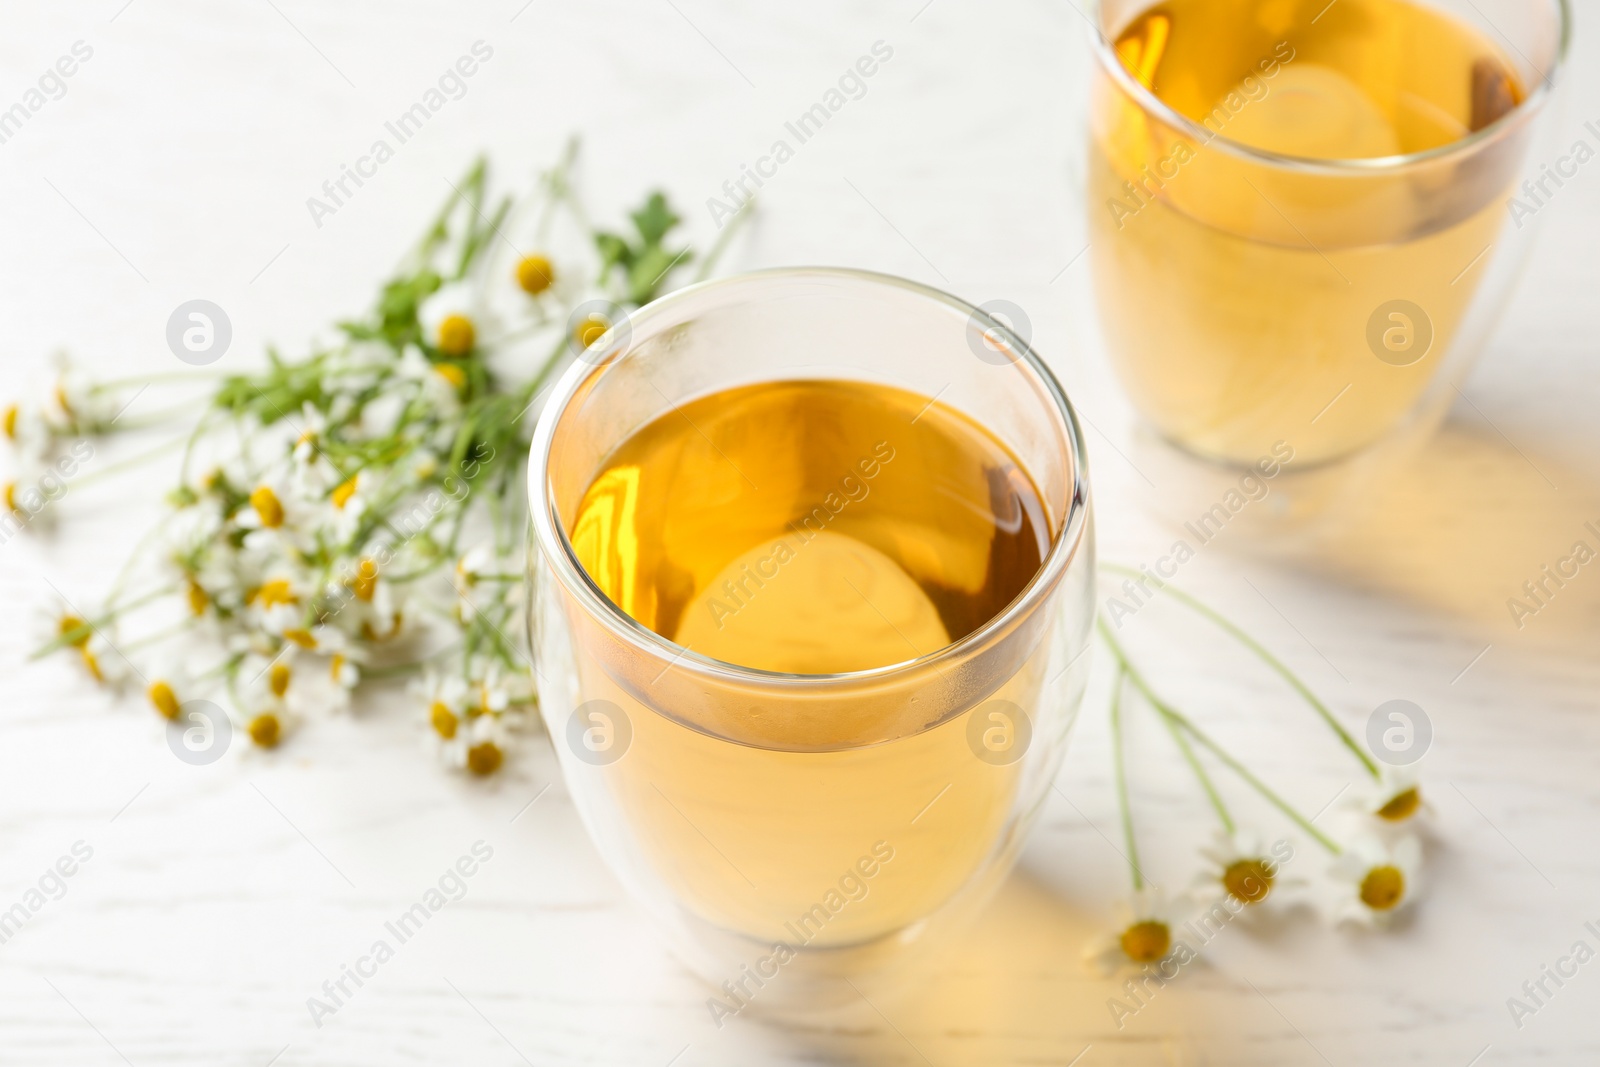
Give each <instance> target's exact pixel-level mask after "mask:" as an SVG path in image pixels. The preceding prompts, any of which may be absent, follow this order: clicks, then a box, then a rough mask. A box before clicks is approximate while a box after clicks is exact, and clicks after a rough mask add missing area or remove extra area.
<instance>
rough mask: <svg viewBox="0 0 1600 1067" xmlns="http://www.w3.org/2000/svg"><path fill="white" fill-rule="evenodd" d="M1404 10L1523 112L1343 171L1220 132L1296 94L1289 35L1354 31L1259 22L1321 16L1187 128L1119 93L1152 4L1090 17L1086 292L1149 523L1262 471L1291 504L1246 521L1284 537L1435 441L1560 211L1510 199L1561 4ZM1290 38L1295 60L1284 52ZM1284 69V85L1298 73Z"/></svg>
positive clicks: (1450, 1)
mask: <svg viewBox="0 0 1600 1067" xmlns="http://www.w3.org/2000/svg"><path fill="white" fill-rule="evenodd" d="M1419 2H1420V6H1421V7H1423V8H1426V9H1432V10H1435V11H1438V12H1442V13H1443V14H1445V15H1447V16H1449V17H1450V18H1452V19H1454V20H1456V21H1458V22H1460V23H1465V24H1466V25H1468V26H1470V27H1473V28H1475V29H1476V30H1477V31H1479V32H1480V33H1481V34H1482V36H1483V37H1484V38H1486V39H1487V40H1489V41H1490V42H1492V43H1493V44H1494V45H1495V46H1496V48H1497V49H1498V50H1499V51H1500V52H1501V53H1502V54H1503V58H1505V59H1506V60H1507V61H1509V63H1510V65H1511V67H1512V69H1513V70H1514V73H1515V75H1516V76H1517V78H1518V80H1519V82H1520V84H1521V86H1523V87H1524V89H1525V91H1526V94H1527V95H1526V97H1525V98H1524V99H1523V101H1522V102H1521V103H1520V104H1519V105H1518V106H1516V107H1515V108H1513V109H1512V110H1510V111H1509V112H1508V113H1506V114H1504V115H1503V116H1501V117H1500V118H1498V119H1496V120H1494V121H1492V122H1489V123H1488V124H1487V125H1485V126H1483V127H1482V128H1480V129H1478V130H1476V131H1475V132H1470V133H1468V134H1466V135H1465V136H1462V137H1460V138H1459V139H1457V140H1454V141H1451V142H1450V143H1447V144H1442V145H1440V146H1438V147H1435V148H1431V149H1429V150H1427V151H1421V152H1417V153H1415V154H1411V155H1386V156H1376V157H1373V158H1362V159H1316V158H1305V157H1297V156H1289V155H1278V154H1274V153H1272V152H1267V151H1264V150H1260V149H1257V148H1252V147H1249V146H1247V145H1246V144H1243V143H1240V142H1239V141H1237V140H1231V139H1230V137H1229V134H1230V131H1232V130H1240V129H1243V128H1244V127H1245V125H1247V122H1248V121H1249V119H1250V115H1249V112H1250V108H1251V107H1252V106H1254V103H1255V101H1256V100H1257V99H1261V98H1264V97H1265V96H1266V95H1268V94H1270V93H1272V92H1276V91H1295V90H1289V89H1285V88H1284V86H1286V85H1287V84H1288V83H1289V82H1290V81H1292V80H1293V79H1292V78H1286V77H1285V75H1284V74H1282V73H1281V71H1285V70H1294V66H1295V55H1296V53H1297V51H1299V52H1306V51H1309V50H1310V49H1309V48H1308V46H1307V43H1306V42H1307V41H1309V40H1311V38H1310V36H1309V35H1311V34H1315V33H1319V32H1323V31H1325V30H1326V29H1327V27H1328V25H1329V23H1330V22H1331V21H1332V20H1333V19H1335V18H1337V17H1341V16H1345V17H1359V16H1358V15H1357V14H1356V12H1354V11H1344V12H1341V11H1340V9H1338V8H1334V7H1333V5H1331V4H1329V5H1326V6H1324V5H1325V3H1326V0H1320V2H1319V0H1293V2H1291V3H1288V4H1286V5H1284V4H1280V5H1277V6H1278V8H1280V9H1283V10H1286V11H1290V12H1293V13H1294V18H1296V19H1300V16H1301V15H1306V16H1310V15H1315V14H1317V12H1318V9H1319V8H1320V9H1321V10H1322V14H1321V15H1318V16H1317V17H1319V18H1320V17H1323V16H1326V17H1327V20H1328V21H1325V22H1323V23H1322V25H1321V26H1320V27H1319V26H1317V25H1315V23H1316V19H1315V18H1312V19H1311V25H1302V23H1303V22H1304V19H1300V22H1295V23H1293V25H1294V26H1295V29H1294V30H1292V31H1288V32H1287V33H1286V35H1285V43H1282V44H1281V45H1280V47H1279V48H1277V49H1275V50H1274V49H1271V48H1267V49H1264V50H1263V56H1262V60H1261V62H1260V64H1259V65H1258V68H1257V69H1258V70H1259V73H1258V74H1257V76H1256V77H1255V80H1254V82H1253V83H1251V84H1250V85H1249V86H1248V87H1247V88H1248V89H1249V90H1250V91H1249V92H1246V91H1244V90H1241V91H1240V92H1239V93H1236V94H1231V95H1230V99H1231V100H1232V102H1231V103H1225V104H1224V103H1219V108H1218V110H1217V111H1215V112H1213V113H1211V115H1208V116H1207V119H1206V121H1205V122H1195V121H1193V120H1191V119H1190V118H1188V117H1185V116H1184V115H1182V114H1180V113H1179V112H1178V111H1176V110H1174V109H1173V108H1172V107H1170V106H1168V105H1167V104H1166V103H1164V102H1163V101H1162V100H1160V99H1159V98H1157V96H1156V95H1155V94H1154V93H1152V92H1151V91H1150V90H1149V89H1147V88H1146V87H1145V86H1144V85H1143V84H1142V83H1141V82H1140V81H1139V79H1137V78H1136V77H1134V76H1133V75H1132V74H1130V73H1129V71H1128V70H1127V69H1126V68H1125V67H1124V65H1123V63H1122V62H1121V61H1119V59H1118V56H1117V52H1116V49H1115V47H1114V45H1113V44H1112V42H1113V41H1115V40H1116V39H1117V38H1118V36H1119V35H1120V34H1121V33H1122V32H1123V31H1124V29H1126V28H1127V27H1129V26H1130V25H1131V24H1132V22H1133V20H1134V19H1136V18H1137V17H1138V16H1140V15H1141V14H1143V13H1144V12H1146V11H1147V10H1149V9H1150V7H1151V6H1152V5H1151V3H1150V2H1149V0H1104V2H1102V3H1101V4H1100V6H1099V10H1098V12H1097V15H1096V28H1097V31H1098V32H1097V33H1095V34H1094V41H1093V50H1094V54H1095V62H1094V64H1093V66H1092V74H1091V78H1092V84H1091V96H1090V129H1089V145H1088V149H1089V151H1088V159H1087V162H1088V174H1087V183H1086V188H1087V190H1088V195H1087V197H1086V200H1087V210H1088V219H1089V230H1090V232H1089V237H1090V250H1089V257H1090V262H1091V273H1092V277H1093V284H1094V290H1095V300H1096V303H1097V306H1098V308H1099V312H1100V322H1101V331H1102V335H1103V337H1104V340H1105V344H1106V347H1107V350H1108V352H1109V355H1110V358H1111V362H1112V364H1113V366H1114V368H1115V370H1116V372H1117V376H1118V378H1119V379H1120V380H1121V383H1122V385H1123V387H1124V389H1125V390H1126V392H1127V395H1128V396H1129V397H1130V398H1131V400H1132V402H1133V404H1134V406H1135V408H1136V409H1137V410H1138V412H1139V413H1140V415H1141V416H1142V417H1143V420H1144V423H1145V426H1146V427H1147V428H1148V429H1147V430H1146V431H1145V432H1142V433H1141V434H1137V435H1136V438H1135V440H1134V442H1133V445H1134V448H1133V449H1132V450H1131V454H1132V457H1133V462H1134V463H1135V464H1136V465H1137V466H1139V468H1140V469H1141V471H1142V472H1143V473H1144V474H1145V475H1146V477H1147V479H1148V480H1149V481H1151V482H1152V483H1154V484H1156V485H1159V486H1161V490H1160V492H1161V494H1162V495H1163V497H1164V498H1165V500H1164V503H1165V504H1166V508H1165V509H1164V510H1176V511H1177V512H1179V513H1180V514H1183V515H1185V516H1187V517H1193V516H1194V515H1196V514H1199V513H1201V512H1203V511H1205V510H1206V505H1207V504H1208V503H1210V504H1214V503H1216V501H1217V499H1218V493H1219V492H1221V491H1224V490H1226V489H1227V488H1228V487H1229V485H1230V484H1232V483H1237V482H1238V479H1239V476H1240V472H1241V470H1246V469H1248V468H1252V467H1258V465H1260V468H1259V469H1265V468H1266V467H1268V466H1271V467H1273V468H1274V469H1275V470H1276V469H1279V468H1281V470H1282V471H1283V472H1284V474H1283V475H1282V476H1281V480H1280V481H1279V482H1278V483H1277V486H1276V488H1283V489H1288V490H1290V492H1288V493H1286V494H1280V498H1279V499H1278V500H1277V501H1275V506H1274V507H1273V508H1272V509H1265V508H1262V509H1254V510H1255V512H1256V513H1257V515H1258V517H1260V518H1264V519H1274V520H1276V521H1277V522H1278V523H1279V524H1280V525H1286V523H1284V522H1283V520H1286V519H1287V520H1297V519H1302V518H1315V517H1317V516H1318V515H1320V514H1322V513H1323V512H1325V511H1326V510H1327V509H1328V508H1330V507H1337V506H1339V505H1340V504H1341V503H1348V502H1349V501H1350V499H1351V496H1352V494H1354V493H1358V492H1359V491H1360V490H1361V488H1362V487H1363V484H1364V483H1365V482H1366V480H1367V479H1366V477H1365V475H1367V474H1369V473H1372V472H1374V471H1375V470H1376V469H1378V465H1379V464H1384V463H1387V462H1388V460H1389V458H1390V457H1392V456H1394V455H1395V454H1397V453H1398V452H1399V451H1400V450H1402V449H1404V448H1405V447H1408V446H1415V445H1416V444H1419V443H1420V442H1421V441H1422V440H1424V439H1425V438H1426V437H1427V436H1428V435H1429V434H1431V432H1432V431H1433V430H1434V429H1435V428H1436V427H1437V425H1438V423H1439V421H1440V420H1441V419H1442V417H1443V416H1444V414H1445V412H1446V410H1447V409H1448V407H1449V406H1450V404H1451V402H1452V401H1453V400H1454V399H1455V398H1456V395H1457V393H1456V387H1457V386H1458V385H1459V384H1460V383H1461V381H1462V380H1463V379H1464V378H1465V376H1466V374H1467V372H1468V371H1469V369H1470V368H1471V365H1472V363H1473V361H1474V360H1475V359H1476V358H1477V356H1478V354H1479V353H1480V352H1481V351H1482V349H1483V347H1484V343H1485V341H1486V340H1487V338H1488V337H1489V335H1490V332H1491V329H1492V327H1493V324H1494V322H1495V320H1496V318H1497V316H1498V314H1499V312H1500V310H1501V308H1502V306H1503V305H1504V303H1505V301H1506V298H1507V296H1508V295H1509V292H1510V290H1511V287H1512V284H1513V282H1514V281H1515V279H1516V277H1517V275H1518V273H1519V270H1520V267H1521V264H1522V262H1523V259H1524V255H1525V253H1526V251H1527V249H1528V246H1529V240H1530V238H1531V236H1532V234H1533V231H1534V225H1533V224H1534V222H1535V221H1536V220H1537V217H1538V216H1539V215H1540V214H1542V212H1539V211H1538V210H1536V208H1537V205H1538V203H1539V201H1540V200H1544V201H1547V200H1548V194H1549V193H1551V192H1556V193H1557V194H1558V185H1556V184H1553V183H1550V182H1549V181H1547V182H1546V195H1544V196H1539V195H1538V194H1535V196H1536V197H1537V199H1530V197H1529V194H1528V192H1527V191H1526V190H1525V188H1524V186H1523V181H1524V178H1525V177H1529V176H1531V177H1532V178H1533V179H1534V180H1535V181H1538V180H1539V179H1540V177H1541V172H1540V170H1539V166H1538V165H1539V163H1540V162H1549V163H1551V164H1552V165H1554V164H1555V163H1556V161H1557V159H1558V157H1560V155H1561V152H1560V151H1559V150H1557V149H1556V147H1555V146H1554V144H1553V140H1554V139H1553V137H1552V136H1551V134H1552V133H1553V127H1554V125H1555V124H1554V122H1553V121H1552V115H1553V112H1554V111H1555V109H1554V108H1553V107H1552V96H1553V95H1554V91H1555V88H1556V86H1557V84H1558V81H1559V75H1560V73H1561V68H1562V64H1563V62H1564V59H1565V56H1566V51H1567V44H1568V40H1569V37H1570V32H1571V25H1570V22H1571V20H1570V12H1569V10H1568V8H1567V5H1566V2H1565V0H1459V2H1458V0H1419ZM1345 8H1349V4H1346V5H1345ZM1330 9H1331V10H1330ZM1261 17H1262V18H1266V17H1267V15H1266V14H1263V15H1262V16H1261ZM1251 29H1254V27H1251ZM1241 32H1243V31H1242V30H1241ZM1297 33H1298V34H1301V35H1302V36H1301V37H1300V38H1299V39H1300V48H1299V49H1298V50H1297V49H1296V48H1295V47H1294V45H1293V44H1292V43H1288V42H1291V41H1293V40H1294V39H1295V34H1297ZM1286 57H1287V58H1286ZM1373 62H1375V63H1376V62H1379V61H1378V60H1374V61H1373ZM1420 62H1421V60H1419V63H1420ZM1301 64H1302V69H1301V70H1300V71H1297V72H1296V74H1295V77H1301V76H1302V75H1305V76H1309V75H1310V74H1312V73H1313V72H1312V71H1309V70H1305V69H1303V68H1304V67H1305V66H1308V65H1312V61H1310V60H1305V59H1302V60H1301ZM1474 74H1476V71H1474ZM1275 78H1276V79H1277V85H1278V88H1274V79H1275ZM1466 89H1467V87H1466V86H1465V85H1463V86H1462V88H1461V91H1462V92H1466ZM1230 124H1231V125H1230ZM1558 195H1559V194H1558ZM1514 198H1520V199H1521V201H1522V203H1523V207H1518V206H1517V205H1516V203H1514ZM1525 208H1534V209H1535V210H1525ZM1156 441H1161V442H1165V443H1166V445H1167V446H1168V447H1166V448H1164V449H1163V448H1162V447H1159V446H1157V445H1156V444H1155V442H1156ZM1170 446H1176V450H1173V449H1172V448H1171V447H1170ZM1264 460H1265V461H1266V462H1265V463H1263V461H1264ZM1274 461H1277V462H1274ZM1367 488H1370V486H1367Z"/></svg>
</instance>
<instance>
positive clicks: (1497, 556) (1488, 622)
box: [1308, 422, 1600, 645]
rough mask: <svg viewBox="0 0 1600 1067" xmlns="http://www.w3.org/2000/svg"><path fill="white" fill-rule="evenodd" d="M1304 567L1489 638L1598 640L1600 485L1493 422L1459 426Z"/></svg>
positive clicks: (1376, 490) (1383, 488)
mask: <svg viewBox="0 0 1600 1067" xmlns="http://www.w3.org/2000/svg"><path fill="white" fill-rule="evenodd" d="M1308 566H1310V567H1311V568H1313V569H1314V570H1316V571H1319V572H1321V573H1324V574H1326V575H1327V576H1328V577H1329V578H1331V579H1334V580H1336V581H1339V582H1342V583H1346V584H1349V585H1352V586H1355V587H1357V588H1362V589H1366V590H1369V591H1371V592H1374V593H1377V594H1380V595H1384V596H1388V597H1395V598H1399V599H1401V600H1404V601H1406V602H1408V603H1412V604H1415V605H1417V606H1419V607H1421V608H1423V609H1424V610H1429V611H1433V612H1438V613H1441V614H1446V615H1450V616H1453V617H1456V618H1458V619H1463V620H1466V621H1469V622H1470V623H1472V624H1473V625H1475V626H1478V627H1481V628H1482V630H1483V633H1484V640H1486V641H1496V640H1516V641H1517V642H1518V643H1528V644H1534V645H1570V644H1574V643H1577V642H1579V641H1582V642H1583V643H1585V644H1590V645H1592V639H1593V637H1594V635H1595V633H1596V632H1597V630H1600V484H1597V483H1596V482H1595V480H1594V478H1593V477H1592V476H1591V475H1589V474H1586V473H1584V472H1582V471H1580V470H1578V469H1577V468H1576V467H1575V466H1574V465H1573V464H1571V463H1567V462H1564V461H1563V460H1562V459H1560V458H1558V457H1554V456H1549V455H1543V454H1539V453H1537V452H1535V451H1532V450H1530V449H1529V448H1526V447H1521V448H1519V447H1518V446H1517V445H1514V444H1512V443H1511V442H1510V441H1508V440H1507V439H1505V438H1504V437H1502V436H1500V434H1499V433H1498V432H1497V431H1495V430H1494V429H1492V428H1491V427H1487V426H1483V425H1481V424H1479V425H1473V424H1471V423H1467V422H1452V423H1450V424H1448V425H1446V426H1445V427H1444V428H1443V429H1442V430H1441V431H1440V432H1439V433H1438V435H1436V436H1435V437H1434V438H1433V439H1432V440H1431V441H1430V442H1429V443H1428V444H1427V445H1426V446H1425V447H1424V448H1423V449H1422V450H1421V452H1419V453H1418V454H1417V455H1416V456H1415V457H1414V458H1413V459H1412V460H1411V461H1410V462H1409V463H1408V464H1406V465H1404V466H1402V467H1400V468H1399V469H1397V470H1395V471H1393V472H1392V473H1390V474H1389V475H1388V476H1387V478H1386V479H1385V480H1384V481H1383V482H1382V483H1381V484H1379V485H1377V486H1374V487H1373V492H1372V494H1371V496H1370V498H1369V499H1368V500H1367V501H1366V502H1365V506H1364V507H1362V508H1361V509H1360V511H1359V513H1358V514H1356V515H1353V516H1352V517H1351V521H1350V523H1349V524H1348V525H1347V526H1346V528H1345V529H1344V530H1343V531H1342V532H1341V535H1340V536H1339V537H1338V538H1337V539H1336V540H1333V541H1331V542H1329V543H1327V544H1326V545H1324V546H1321V551H1319V553H1318V555H1317V557H1315V558H1314V559H1313V560H1312V561H1309V563H1308Z"/></svg>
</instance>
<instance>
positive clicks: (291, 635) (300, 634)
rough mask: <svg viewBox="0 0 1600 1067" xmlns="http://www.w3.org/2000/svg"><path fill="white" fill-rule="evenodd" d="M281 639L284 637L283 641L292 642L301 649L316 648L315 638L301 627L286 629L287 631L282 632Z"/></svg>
mask: <svg viewBox="0 0 1600 1067" xmlns="http://www.w3.org/2000/svg"><path fill="white" fill-rule="evenodd" d="M283 637H284V640H286V641H293V642H294V643H295V644H297V645H299V646H300V647H301V648H316V647H317V639H316V637H314V636H313V635H312V633H311V631H310V630H307V629H304V628H302V627H298V626H296V627H291V628H290V629H287V630H285V631H283Z"/></svg>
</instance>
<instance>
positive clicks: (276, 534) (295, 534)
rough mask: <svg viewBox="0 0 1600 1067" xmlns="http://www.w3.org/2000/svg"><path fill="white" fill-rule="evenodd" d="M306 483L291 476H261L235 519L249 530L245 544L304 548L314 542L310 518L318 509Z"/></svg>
mask: <svg viewBox="0 0 1600 1067" xmlns="http://www.w3.org/2000/svg"><path fill="white" fill-rule="evenodd" d="M315 507H316V505H315V503H314V501H313V500H311V499H309V498H308V497H307V496H306V494H305V492H304V489H303V487H302V486H300V485H298V484H296V483H295V482H294V481H293V480H292V479H291V478H284V477H275V478H262V479H257V480H256V481H255V482H254V483H253V484H252V485H251V487H250V489H249V491H248V496H247V497H246V498H245V505H244V507H242V508H241V509H240V510H239V512H238V513H237V514H236V515H234V517H233V521H234V522H235V523H236V524H237V525H238V526H239V527H240V528H241V529H243V530H245V531H246V533H245V537H244V545H245V547H246V548H249V549H253V550H255V551H281V550H296V551H298V550H300V549H303V548H309V547H311V545H312V542H313V541H314V537H313V533H314V531H313V529H312V528H311V524H310V522H309V520H310V519H311V517H312V514H313V512H314V511H315Z"/></svg>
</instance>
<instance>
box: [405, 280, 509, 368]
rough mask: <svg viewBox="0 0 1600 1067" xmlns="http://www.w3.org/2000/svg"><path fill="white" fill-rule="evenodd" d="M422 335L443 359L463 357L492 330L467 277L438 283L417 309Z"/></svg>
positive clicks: (472, 350) (475, 291)
mask: <svg viewBox="0 0 1600 1067" xmlns="http://www.w3.org/2000/svg"><path fill="white" fill-rule="evenodd" d="M417 323H418V325H419V326H421V327H422V336H423V339H424V340H425V341H426V342H427V343H428V344H429V345H430V346H431V347H432V348H433V349H434V350H435V351H437V352H438V353H439V355H441V356H442V357H444V358H445V359H446V360H459V359H465V358H466V357H467V356H470V355H472V353H473V352H474V351H475V350H477V348H478V346H479V345H480V344H481V343H482V342H484V341H486V340H488V339H489V338H490V337H491V336H492V335H493V333H494V330H493V322H492V321H491V319H490V317H489V315H488V314H487V309H486V308H485V307H484V306H483V301H482V300H481V299H479V296H478V291H477V287H476V286H475V285H473V284H472V282H470V281H468V280H462V281H458V282H449V283H447V284H445V285H441V286H440V287H439V288H438V289H437V290H436V291H435V292H434V293H433V295H431V296H429V297H428V298H427V299H426V300H424V301H423V302H422V305H421V306H420V307H419V308H418V309H417Z"/></svg>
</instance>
